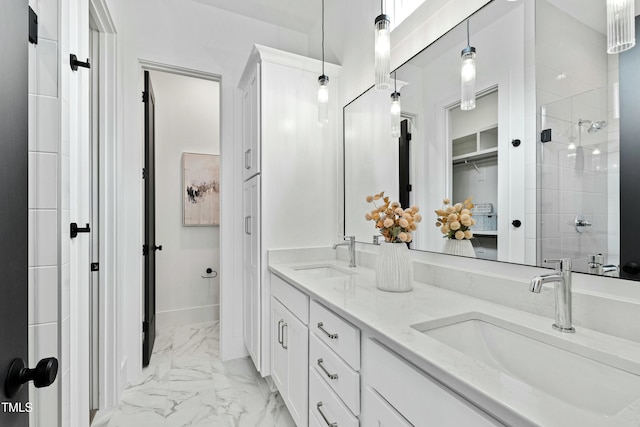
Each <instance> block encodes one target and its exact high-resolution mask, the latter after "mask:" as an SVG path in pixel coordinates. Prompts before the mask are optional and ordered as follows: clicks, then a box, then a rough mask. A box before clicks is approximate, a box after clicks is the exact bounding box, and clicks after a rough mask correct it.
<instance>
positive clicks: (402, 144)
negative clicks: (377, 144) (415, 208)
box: [398, 119, 411, 209]
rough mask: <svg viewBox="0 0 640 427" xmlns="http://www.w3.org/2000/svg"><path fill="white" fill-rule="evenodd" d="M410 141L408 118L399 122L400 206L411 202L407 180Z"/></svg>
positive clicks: (405, 205)
mask: <svg viewBox="0 0 640 427" xmlns="http://www.w3.org/2000/svg"><path fill="white" fill-rule="evenodd" d="M410 141H411V134H410V133H409V120H406V119H405V120H403V121H402V122H401V123H400V140H399V144H398V150H399V156H398V163H399V164H398V171H399V177H398V178H399V180H398V182H399V184H400V188H399V192H398V193H399V197H400V206H402V207H403V208H405V209H406V208H408V207H409V205H410V203H411V198H410V196H411V195H410V193H411V183H410V182H409V167H410V166H409V165H410V150H409V142H410Z"/></svg>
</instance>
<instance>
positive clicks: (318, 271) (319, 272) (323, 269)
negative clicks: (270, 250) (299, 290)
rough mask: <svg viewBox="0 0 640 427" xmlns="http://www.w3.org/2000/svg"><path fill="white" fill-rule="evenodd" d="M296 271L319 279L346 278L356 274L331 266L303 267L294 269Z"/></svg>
mask: <svg viewBox="0 0 640 427" xmlns="http://www.w3.org/2000/svg"><path fill="white" fill-rule="evenodd" d="M293 269H294V270H295V271H298V272H301V273H304V274H307V275H309V276H313V277H318V278H325V279H326V278H331V277H346V276H352V275H354V274H356V273H355V272H354V271H349V270H344V269H342V268H340V267H336V266H335V265H331V264H321V265H302V266H298V267H293Z"/></svg>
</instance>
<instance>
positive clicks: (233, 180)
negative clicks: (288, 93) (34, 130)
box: [108, 0, 308, 381]
mask: <svg viewBox="0 0 640 427" xmlns="http://www.w3.org/2000/svg"><path fill="white" fill-rule="evenodd" d="M108 5H109V9H110V11H111V14H112V16H113V18H114V22H115V26H116V29H117V31H118V46H119V58H118V62H119V75H118V81H119V85H120V88H121V92H120V93H119V99H120V105H119V109H118V110H119V113H120V116H119V127H120V130H119V135H118V147H117V151H118V159H117V163H118V164H117V169H118V172H119V177H118V184H117V193H118V206H119V207H120V211H119V213H118V217H117V223H118V227H119V229H118V236H117V240H118V251H117V253H118V280H117V281H118V286H119V289H120V291H121V298H122V299H121V304H122V308H123V310H124V313H125V318H124V319H123V324H122V327H121V328H120V330H119V336H121V337H124V342H123V349H124V351H123V354H122V355H121V360H120V364H121V366H122V368H123V370H122V376H123V377H122V378H123V381H126V380H127V379H128V380H132V379H134V378H135V377H137V376H138V374H139V373H140V371H141V362H140V361H141V344H140V343H141V337H142V333H141V324H142V314H141V306H142V274H143V271H142V256H141V247H142V213H143V210H142V199H143V192H142V180H141V177H140V171H141V168H142V114H141V112H142V104H141V97H140V93H141V90H142V73H141V67H140V63H139V61H140V60H147V61H155V62H158V63H162V64H169V65H173V66H178V67H182V68H188V69H193V70H200V71H203V72H207V73H213V74H217V75H220V76H221V99H222V110H221V130H222V136H221V141H220V151H221V156H222V159H221V175H222V176H221V185H222V188H221V206H222V212H221V226H220V246H221V247H222V248H224V252H223V253H222V254H221V265H220V283H221V328H222V329H221V338H222V348H221V356H222V358H223V359H228V358H234V357H239V356H243V355H245V354H246V350H245V349H244V343H243V340H242V309H241V307H242V286H241V281H240V280H239V279H240V278H241V277H242V240H241V239H239V238H238V236H240V235H241V234H242V221H241V219H242V218H241V215H240V214H239V212H242V176H241V158H242V152H241V151H242V150H241V147H242V144H241V138H242V131H241V123H242V114H241V92H240V90H239V89H237V83H238V80H239V78H240V74H241V73H242V70H243V68H244V65H245V63H246V60H247V58H248V56H249V52H250V50H251V47H252V46H253V44H254V43H260V44H263V45H266V46H271V47H275V48H279V49H283V50H287V51H290V52H294V53H299V54H303V55H304V54H306V53H307V43H308V40H307V36H306V35H305V34H302V33H298V32H295V31H291V30H287V29H284V28H281V27H277V26H275V25H271V24H267V23H264V22H261V21H258V20H255V19H250V18H246V17H242V16H240V15H236V14H233V13H230V12H227V11H223V10H219V9H216V8H213V7H210V6H207V5H204V4H200V3H196V2H189V1H183V0H167V1H163V2H162V3H158V2H156V1H153V0H136V1H129V0H109V1H108ZM234 159H237V160H235V161H234ZM238 313H239V315H238ZM225 319H228V321H227V322H225Z"/></svg>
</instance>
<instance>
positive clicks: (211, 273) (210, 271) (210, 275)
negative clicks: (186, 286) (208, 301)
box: [200, 267, 218, 279]
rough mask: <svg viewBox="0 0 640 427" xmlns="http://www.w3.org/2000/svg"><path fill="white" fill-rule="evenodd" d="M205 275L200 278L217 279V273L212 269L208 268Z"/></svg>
mask: <svg viewBox="0 0 640 427" xmlns="http://www.w3.org/2000/svg"><path fill="white" fill-rule="evenodd" d="M205 271H206V273H207V275H206V276H200V277H202V278H203V279H215V278H216V277H218V272H217V271H215V270H214V269H213V268H211V267H209V268H207V269H206V270H205Z"/></svg>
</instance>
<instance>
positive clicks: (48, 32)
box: [29, 0, 69, 427]
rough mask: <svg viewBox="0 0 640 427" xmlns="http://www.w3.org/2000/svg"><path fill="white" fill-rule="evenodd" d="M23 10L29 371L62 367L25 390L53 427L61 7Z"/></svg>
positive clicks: (61, 216) (36, 423)
mask: <svg viewBox="0 0 640 427" xmlns="http://www.w3.org/2000/svg"><path fill="white" fill-rule="evenodd" d="M29 5H30V6H31V7H32V8H33V10H34V11H35V12H36V13H37V14H38V23H39V40H38V44H37V45H34V44H29V365H30V366H31V367H33V366H35V365H36V364H37V362H38V361H39V360H40V359H42V358H45V357H52V356H53V357H57V358H58V360H59V362H60V368H59V371H58V378H57V379H56V381H55V383H54V384H53V385H51V386H50V387H48V388H42V389H35V388H34V387H33V385H30V386H29V399H30V401H31V402H32V404H33V408H34V410H33V412H32V413H31V414H30V426H32V427H40V426H42V427H45V426H46V427H50V426H52V427H53V426H59V425H60V422H61V416H64V415H63V414H61V413H60V401H61V394H62V392H63V390H64V389H65V387H64V386H63V384H67V385H68V384H69V381H68V379H69V363H68V360H69V357H68V354H69V351H68V348H69V346H68V343H69V333H68V328H67V329H66V331H67V332H66V333H64V334H61V325H63V324H65V322H64V321H63V319H65V320H66V324H67V325H68V316H69V305H68V304H62V298H61V292H60V290H61V288H62V289H67V290H68V287H69V250H68V244H67V245H65V244H64V243H63V240H62V239H61V233H60V231H61V230H64V229H65V228H64V225H65V224H66V226H67V227H68V224H69V222H68V218H69V186H68V168H69V157H68V152H67V151H66V150H65V147H68V143H67V144H66V145H65V144H61V129H60V106H61V102H60V76H59V70H60V63H61V54H60V52H61V49H60V46H59V41H60V25H59V12H60V4H59V2H58V1H57V0H30V1H29ZM62 171H66V172H67V173H66V174H63V173H62ZM61 183H65V184H66V185H65V186H62V185H61ZM63 189H64V190H63ZM65 248H66V249H65ZM67 302H68V292H67ZM64 343H66V345H65V344H64ZM68 389H69V388H68V386H67V387H66V390H67V393H68ZM67 402H68V400H67ZM66 412H67V413H68V411H66ZM62 425H65V426H67V425H69V424H68V423H67V424H65V423H64V422H63V423H62Z"/></svg>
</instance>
